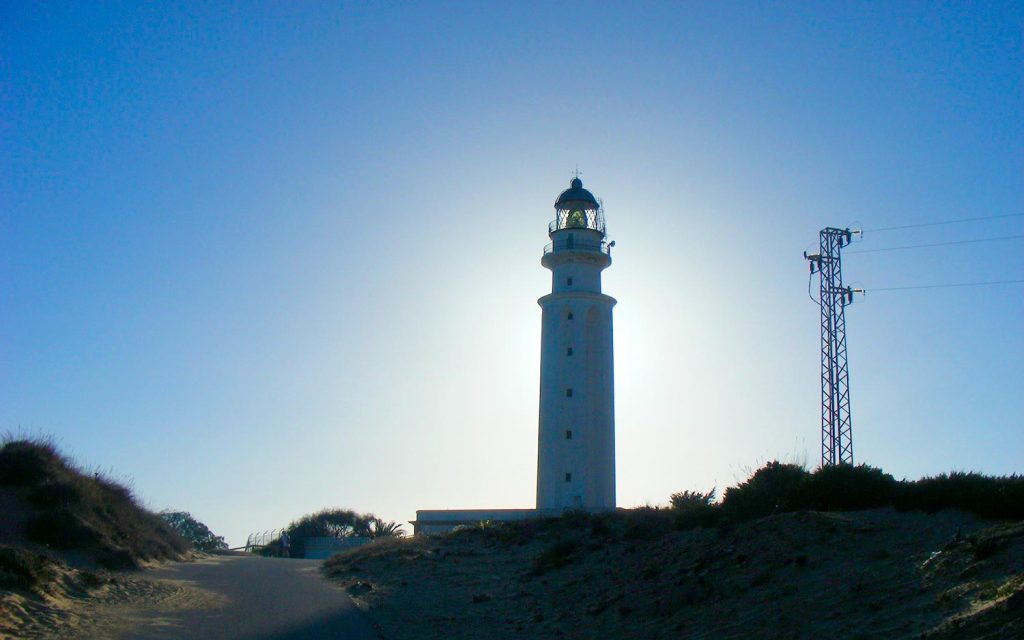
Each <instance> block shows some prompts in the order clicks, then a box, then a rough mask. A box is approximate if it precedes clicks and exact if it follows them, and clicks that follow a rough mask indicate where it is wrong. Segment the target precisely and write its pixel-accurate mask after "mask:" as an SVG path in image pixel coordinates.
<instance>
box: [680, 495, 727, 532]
mask: <svg viewBox="0 0 1024 640" xmlns="http://www.w3.org/2000/svg"><path fill="white" fill-rule="evenodd" d="M669 502H671V503H672V526H673V527H675V528H676V529H692V528H694V527H710V526H714V525H715V524H716V523H717V522H718V519H719V517H720V516H721V514H722V509H721V508H720V507H719V506H718V505H716V504H715V489H712V490H711V491H708V492H706V493H701V492H700V491H681V492H679V493H673V494H672V496H671V497H670V498H669Z"/></svg>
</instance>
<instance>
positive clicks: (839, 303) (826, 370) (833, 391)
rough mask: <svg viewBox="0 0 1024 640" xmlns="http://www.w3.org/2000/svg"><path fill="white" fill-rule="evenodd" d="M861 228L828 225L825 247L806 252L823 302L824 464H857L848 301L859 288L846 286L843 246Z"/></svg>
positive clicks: (823, 232) (823, 239) (824, 233)
mask: <svg viewBox="0 0 1024 640" xmlns="http://www.w3.org/2000/svg"><path fill="white" fill-rule="evenodd" d="M857 233H860V232H859V231H851V230H849V229H836V228H834V227H828V228H825V229H822V230H821V232H820V233H819V238H820V241H821V244H820V246H821V249H820V251H819V252H818V253H816V254H810V255H808V254H807V253H806V252H804V258H806V259H807V261H808V265H809V266H810V269H811V274H812V275H813V274H815V273H817V274H818V279H819V281H820V284H821V286H820V296H819V298H818V302H819V304H820V305H821V464H822V466H825V465H832V464H853V422H852V420H851V417H850V369H849V366H848V363H847V359H846V312H845V309H846V305H848V304H850V303H852V302H853V294H854V293H855V292H857V291H859V290H857V289H853V288H852V287H844V286H843V271H842V259H841V252H842V248H843V247H845V246H847V245H849V244H850V242H851V241H852V239H853V236H854V234H857Z"/></svg>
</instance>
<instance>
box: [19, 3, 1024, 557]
mask: <svg viewBox="0 0 1024 640" xmlns="http://www.w3.org/2000/svg"><path fill="white" fill-rule="evenodd" d="M193 4H194V3H184V4H181V5H172V4H170V3H156V4H146V5H142V6H140V5H139V3H126V4H123V5H122V4H116V3H66V4H35V3H24V2H7V3H4V4H3V7H2V9H0V78H2V89H0V90H2V112H0V141H2V142H0V144H2V164H0V428H2V429H5V430H8V431H12V432H19V431H20V432H22V433H26V434H39V433H44V434H52V435H53V436H55V437H56V439H57V440H58V442H59V443H60V444H61V446H62V447H63V448H64V449H65V450H66V451H68V452H69V453H71V454H72V455H73V456H75V458H76V459H77V460H79V461H80V462H81V463H83V464H86V465H89V466H100V467H103V468H105V469H110V470H112V471H113V473H114V474H115V475H116V476H118V477H122V478H126V479H131V481H132V482H133V484H134V487H135V489H136V491H137V492H138V494H139V495H140V496H142V497H143V499H144V500H145V501H146V503H147V504H148V505H149V506H150V507H152V508H156V509H159V508H166V507H169V508H175V509H185V510H189V511H191V512H193V513H194V514H195V515H196V516H198V517H199V518H200V519H201V520H203V521H205V522H206V523H207V524H209V525H210V526H211V527H212V528H213V529H214V530H215V531H217V532H220V533H223V534H226V535H227V536H228V538H229V540H230V541H232V542H235V543H237V542H240V541H243V540H244V538H245V535H246V534H247V533H248V532H249V531H252V530H257V529H267V528H272V527H276V526H281V525H283V524H286V523H287V522H288V521H289V520H291V519H292V518H295V517H298V516H300V515H302V514H304V513H307V512H309V511H312V510H315V509H319V508H321V507H325V506H345V507H351V508H354V509H358V510H367V511H374V512H376V513H378V514H380V515H382V516H384V517H386V518H388V519H394V520H401V521H406V520H409V519H411V518H412V517H413V516H414V512H415V509H417V508H447V507H451V508H456V507H466V508H468V507H523V506H532V504H533V499H534V488H535V485H534V481H535V468H536V436H537V434H536V429H537V397H538V372H539V344H540V309H539V307H538V306H537V305H536V299H537V298H538V297H540V296H541V295H543V294H544V293H545V292H547V291H548V290H549V287H550V281H549V273H548V272H547V271H546V270H544V269H543V268H542V267H541V266H540V255H541V248H542V247H543V245H544V244H545V243H546V242H547V241H548V240H547V237H546V230H547V227H546V225H547V222H548V220H549V219H550V218H551V217H552V214H553V210H552V203H553V201H554V199H555V197H556V196H557V194H558V193H559V192H560V191H561V190H562V189H563V188H565V187H566V185H567V182H568V180H569V179H570V177H571V175H572V171H573V169H574V168H575V167H576V165H579V167H580V169H581V170H582V172H583V179H584V181H585V183H586V185H587V186H588V187H589V188H591V189H592V190H593V191H594V193H596V194H597V195H598V196H601V197H602V198H603V199H604V201H605V205H606V208H607V218H608V226H609V231H610V236H611V238H612V239H614V240H616V241H617V246H616V253H615V264H614V265H612V267H611V268H610V269H609V270H608V271H607V272H606V274H605V290H606V291H607V292H608V293H610V294H611V295H613V296H615V297H616V298H618V300H619V305H618V306H617V307H616V310H615V340H616V343H615V347H616V387H617V396H616V403H617V411H616V414H617V415H616V418H617V432H618V433H617V435H618V474H619V475H618V478H619V480H618V492H619V502H620V504H621V505H623V506H631V505H636V504H643V503H645V502H650V503H655V504H656V503H664V502H666V501H667V497H668V495H669V494H670V493H672V492H673V491H678V490H682V489H686V488H703V489H707V488H710V487H712V486H718V487H719V488H723V487H725V486H727V485H729V484H732V483H734V482H735V481H737V480H739V479H742V478H743V477H744V475H745V473H746V471H747V470H749V469H750V468H752V467H754V466H756V465H757V464H759V463H760V462H763V461H765V460H767V459H771V458H775V457H779V458H782V459H786V460H797V461H806V462H807V463H809V464H812V465H813V464H815V463H816V462H817V458H818V428H819V427H818V419H819V418H818V396H819V389H818V366H819V362H818V358H819V356H818V324H817V322H818V319H817V309H816V307H815V305H814V304H813V303H812V302H811V301H810V300H808V298H807V291H806V287H807V273H806V268H807V267H806V264H805V262H804V261H803V259H802V257H801V252H802V251H803V250H804V249H806V248H808V247H813V246H814V245H815V243H816V241H817V231H818V229H819V228H821V227H823V226H826V225H835V226H841V227H843V226H847V225H852V224H859V225H862V226H863V228H865V229H871V228H879V227H890V226H897V225H906V224H916V223H924V222H932V221H941V220H949V219H960V218H967V217H977V216H996V215H1014V214H1021V213H1024V180H1022V177H1024V109H1022V107H1024V86H1022V84H1024V82H1022V77H1024V53H1022V46H1024V45H1022V32H1024V28H1022V25H1024V10H1022V6H1021V4H1020V3H1019V2H1016V3H1014V2H1007V3H985V6H983V7H982V6H978V5H976V4H968V3H962V4H961V3H941V4H940V3H930V2H890V3H855V2H842V3H840V2H836V3H778V4H775V3H772V4H771V5H769V4H768V3H764V4H761V3H750V2H741V3H717V2H716V3H711V2H706V3H651V4H638V3H617V4H610V3H593V4H569V3H547V2H544V3H505V2H503V3H490V4H484V3H451V4H441V3H422V4H419V5H408V4H405V3H395V4H392V3H376V4H372V5H366V4H364V3H353V4H340V3H323V4H315V3H277V4H252V5H248V6H243V5H241V4H239V3H224V4H219V5H218V4H216V3H201V6H192V5H193ZM1021 234H1024V218H1021V217H1019V216H1018V217H1015V218H1001V219H997V220H989V221H981V222H973V223H967V224H962V225H949V226H936V227H926V228H921V229H915V230H906V231H892V232H881V233H871V232H870V231H869V232H868V233H866V234H865V236H864V239H863V241H862V242H861V243H860V244H858V245H857V246H856V247H852V248H851V249H860V250H864V249H869V248H884V247H891V246H901V245H907V244H919V243H932V242H946V241H952V240H963V239H972V238H987V237H997V236H1007V235H1021ZM845 266H846V269H845V275H846V279H847V280H848V281H850V282H855V283H859V284H861V285H863V286H864V287H866V288H867V289H869V293H868V295H867V297H866V298H865V299H864V300H862V301H859V302H858V304H856V305H854V306H853V307H851V308H850V309H848V318H849V319H848V331H849V348H850V366H851V389H852V396H853V419H854V446H855V452H856V458H857V461H858V462H865V463H869V464H873V465H877V466H881V467H883V468H884V469H886V470H887V471H889V472H891V473H893V474H894V475H896V476H897V477H904V476H906V477H918V476H920V475H922V474H931V473H938V472H943V471H949V470H953V469H973V470H980V471H984V472H988V473H998V474H1006V473H1012V472H1021V471H1024V468H1022V466H1021V459H1022V454H1024V435H1022V418H1021V416H1022V414H1024V393H1022V390H1024V287H1022V286H1021V285H1002V286H990V287H977V288H963V289H933V290H908V291H893V292H877V293H871V292H870V289H872V288H873V287H875V288H884V287H895V286H905V285H906V286H909V285H925V284H942V283H955V282H973V281H990V280H1005V279H1021V278H1024V242H1022V241H1021V240H1020V239H1015V240H1003V241H997V242H988V243H979V244H969V245H954V246H946V247H935V248H931V249H917V250H905V251H894V252H878V253H863V254H850V255H849V256H848V258H847V260H846V263H845Z"/></svg>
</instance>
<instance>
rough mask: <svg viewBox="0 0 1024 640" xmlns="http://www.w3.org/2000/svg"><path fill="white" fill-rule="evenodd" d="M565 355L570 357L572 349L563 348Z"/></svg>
mask: <svg viewBox="0 0 1024 640" xmlns="http://www.w3.org/2000/svg"><path fill="white" fill-rule="evenodd" d="M565 355H567V356H571V355H572V347H566V348H565Z"/></svg>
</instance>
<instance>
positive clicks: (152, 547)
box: [0, 440, 188, 569]
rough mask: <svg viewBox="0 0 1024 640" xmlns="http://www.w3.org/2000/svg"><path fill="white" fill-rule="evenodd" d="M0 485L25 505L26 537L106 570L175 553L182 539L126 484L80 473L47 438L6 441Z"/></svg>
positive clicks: (0, 460)
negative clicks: (78, 554)
mask: <svg viewBox="0 0 1024 640" xmlns="http://www.w3.org/2000/svg"><path fill="white" fill-rule="evenodd" d="M0 486H5V487H9V488H11V489H13V490H14V491H15V492H16V495H17V496H18V499H19V500H20V501H21V502H22V503H23V504H25V505H27V506H28V507H30V508H29V509H28V511H29V516H28V520H27V522H25V532H26V536H27V537H28V539H29V540H30V541H31V542H36V543H39V544H43V545H46V546H49V547H52V548H54V549H59V550H66V551H78V552H82V553H84V554H86V555H88V556H90V557H92V558H93V559H95V560H96V561H97V562H98V563H99V564H101V565H102V566H105V567H107V568H111V569H121V568H129V567H134V566H137V561H138V560H145V559H162V558H172V557H176V556H177V555H178V554H180V553H182V552H184V551H185V550H187V549H188V545H187V543H186V542H185V541H184V540H183V539H182V538H181V537H179V536H178V535H177V534H176V533H174V531H172V530H171V529H170V527H168V526H167V524H166V523H164V522H163V520H161V519H160V518H159V517H158V516H157V515H156V514H154V513H150V512H149V511H146V510H145V509H143V508H142V507H140V506H139V505H138V503H137V502H136V501H135V498H134V496H132V493H131V490H130V489H128V488H127V487H125V486H123V485H121V484H119V483H117V482H114V481H113V480H110V479H108V478H105V477H102V476H101V475H100V474H99V473H93V474H88V473H84V472H82V471H81V470H80V469H78V468H77V467H76V466H75V465H73V464H72V463H71V462H70V461H68V460H67V459H66V458H64V457H63V456H62V455H60V453H59V452H58V451H57V449H56V447H54V445H53V443H52V442H50V441H48V440H8V441H6V442H4V443H3V446H2V447H0Z"/></svg>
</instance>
